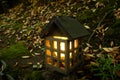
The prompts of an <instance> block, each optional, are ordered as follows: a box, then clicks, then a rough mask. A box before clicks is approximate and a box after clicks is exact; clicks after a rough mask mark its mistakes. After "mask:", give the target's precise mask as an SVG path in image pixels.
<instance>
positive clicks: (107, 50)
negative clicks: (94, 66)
mask: <svg viewBox="0 0 120 80" xmlns="http://www.w3.org/2000/svg"><path fill="white" fill-rule="evenodd" d="M103 50H104V51H106V52H112V51H113V48H103Z"/></svg>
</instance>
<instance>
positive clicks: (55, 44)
mask: <svg viewBox="0 0 120 80" xmlns="http://www.w3.org/2000/svg"><path fill="white" fill-rule="evenodd" d="M53 46H54V48H55V49H57V41H53Z"/></svg>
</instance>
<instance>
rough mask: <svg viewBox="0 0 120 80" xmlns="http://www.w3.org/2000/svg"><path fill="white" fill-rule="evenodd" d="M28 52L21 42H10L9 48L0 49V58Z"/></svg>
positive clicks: (16, 56)
mask: <svg viewBox="0 0 120 80" xmlns="http://www.w3.org/2000/svg"><path fill="white" fill-rule="evenodd" d="M26 54H28V50H27V48H26V47H25V46H24V45H23V42H18V43H16V44H12V45H10V46H9V48H3V49H0V58H1V59H14V58H18V57H21V56H22V55H26Z"/></svg>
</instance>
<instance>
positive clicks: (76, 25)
mask: <svg viewBox="0 0 120 80" xmlns="http://www.w3.org/2000/svg"><path fill="white" fill-rule="evenodd" d="M55 25H56V26H55ZM56 28H58V29H59V31H58V30H56ZM54 30H56V31H57V32H58V33H59V32H60V33H61V32H62V33H63V34H65V35H66V37H68V39H69V40H71V39H75V38H80V37H84V36H86V35H88V34H89V32H88V31H87V30H86V29H85V28H84V27H83V25H82V24H81V23H80V22H79V21H77V20H76V19H74V18H71V17H68V16H55V17H53V18H52V19H51V21H50V22H49V23H48V24H47V25H46V27H44V28H43V30H42V32H41V37H42V38H43V37H46V36H50V33H53V32H54Z"/></svg>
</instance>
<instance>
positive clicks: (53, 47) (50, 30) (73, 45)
mask: <svg viewBox="0 0 120 80" xmlns="http://www.w3.org/2000/svg"><path fill="white" fill-rule="evenodd" d="M86 35H88V32H87V31H86V30H85V28H84V27H83V26H82V25H81V24H80V23H79V22H78V21H77V20H75V19H73V18H70V17H67V16H56V17H53V18H52V19H51V21H50V22H49V23H48V24H47V26H46V27H45V28H44V29H43V31H42V32H41V37H44V38H45V65H46V67H48V68H50V69H51V70H55V71H58V72H60V73H63V74H69V73H70V72H72V71H73V70H74V69H75V68H76V67H77V66H78V65H80V64H81V63H82V53H81V52H80V46H81V43H82V42H81V41H82V37H84V36H86Z"/></svg>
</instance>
